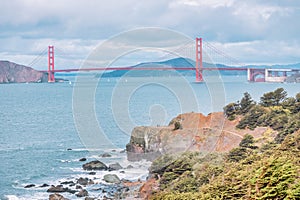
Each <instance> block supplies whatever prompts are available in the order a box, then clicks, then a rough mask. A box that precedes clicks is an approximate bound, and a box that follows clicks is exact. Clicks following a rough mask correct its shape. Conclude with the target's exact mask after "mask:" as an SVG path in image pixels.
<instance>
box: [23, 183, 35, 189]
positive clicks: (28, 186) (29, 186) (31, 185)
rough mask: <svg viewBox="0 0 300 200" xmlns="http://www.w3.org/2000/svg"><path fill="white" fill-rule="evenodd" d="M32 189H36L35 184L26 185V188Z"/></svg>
mask: <svg viewBox="0 0 300 200" xmlns="http://www.w3.org/2000/svg"><path fill="white" fill-rule="evenodd" d="M32 187H35V185H34V184H29V185H26V186H25V187H24V188H32Z"/></svg>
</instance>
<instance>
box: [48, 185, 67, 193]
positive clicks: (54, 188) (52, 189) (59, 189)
mask: <svg viewBox="0 0 300 200" xmlns="http://www.w3.org/2000/svg"><path fill="white" fill-rule="evenodd" d="M67 191H68V188H64V187H63V186H62V185H57V186H54V185H52V186H51V187H50V188H49V189H48V190H47V192H67Z"/></svg>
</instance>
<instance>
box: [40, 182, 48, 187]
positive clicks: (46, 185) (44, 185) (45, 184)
mask: <svg viewBox="0 0 300 200" xmlns="http://www.w3.org/2000/svg"><path fill="white" fill-rule="evenodd" d="M40 187H49V185H48V184H47V183H44V184H43V185H41V186H40Z"/></svg>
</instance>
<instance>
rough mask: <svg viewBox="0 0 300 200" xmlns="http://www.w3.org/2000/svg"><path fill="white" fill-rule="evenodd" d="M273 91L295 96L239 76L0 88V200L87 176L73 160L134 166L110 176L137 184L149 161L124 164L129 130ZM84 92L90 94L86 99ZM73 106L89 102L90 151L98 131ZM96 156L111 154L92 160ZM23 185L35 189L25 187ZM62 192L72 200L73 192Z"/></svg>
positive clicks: (37, 193)
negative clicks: (91, 120) (202, 80)
mask: <svg viewBox="0 0 300 200" xmlns="http://www.w3.org/2000/svg"><path fill="white" fill-rule="evenodd" d="M68 78H69V77H68ZM85 78H87V77H85ZM91 80H92V81H91ZM95 82H97V84H96V87H95V88H94V86H95ZM278 87H283V88H284V89H285V90H286V91H287V92H288V95H289V96H294V95H295V94H296V93H298V92H300V85H299V84H283V83H248V82H247V81H246V78H245V77H213V78H207V82H206V83H200V84H199V83H195V82H194V77H185V78H178V79H177V78H174V77H165V78H154V77H149V78H130V77H127V78H126V77H123V78H105V79H101V80H100V81H99V80H97V79H95V78H94V77H93V76H91V77H88V79H84V80H83V79H80V78H79V79H77V80H75V79H74V78H71V82H64V83H55V84H50V83H40V84H1V85H0V159H1V162H0V199H47V198H48V196H49V194H48V193H47V192H46V190H47V189H48V187H46V188H41V187H39V186H40V185H42V184H44V183H46V184H49V185H52V184H54V185H56V184H59V182H60V181H63V180H70V179H72V180H73V179H74V178H78V177H89V176H90V175H87V172H85V171H83V170H82V168H81V165H82V164H83V163H84V162H79V161H78V160H79V159H80V158H82V157H85V158H87V159H88V161H91V160H95V159H100V160H101V161H103V162H104V163H106V164H110V163H114V162H119V163H120V164H121V165H122V166H123V167H126V166H128V165H132V166H133V167H134V168H133V169H125V170H124V171H125V173H119V172H114V173H116V174H117V175H118V176H119V177H120V178H126V179H129V180H138V179H145V178H146V176H147V167H148V166H149V164H150V163H149V162H145V161H141V162H136V163H131V162H128V161H127V160H126V154H125V153H123V152H122V150H124V149H125V146H126V144H127V143H128V142H129V139H130V131H131V130H132V128H133V127H134V126H140V125H154V126H156V125H166V124H168V122H169V121H170V120H171V119H172V118H173V117H175V116H176V115H178V114H179V113H182V112H202V113H204V114H208V113H210V112H213V111H222V108H223V106H224V105H225V104H226V103H229V102H232V101H236V100H239V99H240V98H241V97H242V96H243V93H244V92H249V93H250V94H251V96H252V97H253V98H254V99H255V100H259V97H260V96H261V95H262V94H263V93H265V92H268V91H272V90H275V89H276V88H278ZM85 89H87V90H88V89H91V91H92V94H93V99H92V100H91V99H89V98H87V96H86V94H85V93H84V90H85ZM74 94H77V95H74ZM85 98H87V99H85ZM78 99H79V101H78ZM76 102H77V103H76ZM78 102H81V103H82V102H84V103H85V104H90V103H92V104H93V105H92V108H93V109H92V110H91V111H90V112H86V113H87V114H88V115H90V116H93V118H95V119H96V121H97V124H96V125H95V124H92V126H98V128H99V129H95V130H101V135H104V137H105V139H103V140H94V139H93V138H92V140H93V144H94V143H96V144H97V145H96V146H90V145H91V144H92V143H89V139H90V138H91V136H93V135H97V134H98V133H96V132H93V131H92V130H94V129H90V128H91V127H89V126H90V125H89V123H87V122H88V120H87V122H86V121H85V119H86V117H87V116H85V115H81V114H82V113H80V112H79V113H78V111H76V107H79V106H80V104H79V103H78ZM76 117H77V120H76ZM81 122H82V123H81ZM80 124H83V127H86V130H87V131H86V132H88V130H91V131H90V132H89V133H88V134H86V133H85V131H80V130H78V128H79V129H80V126H82V125H80ZM89 134H90V135H89ZM108 143H109V144H108ZM94 147H96V148H94ZM68 149H72V150H68ZM104 152H108V153H110V154H112V157H110V158H100V157H99V154H101V153H104ZM104 173H107V172H98V173H97V175H96V177H97V179H96V180H97V181H99V183H102V176H103V175H104ZM90 178H95V176H94V177H92V176H90ZM28 184H35V185H36V186H35V187H33V188H29V189H25V188H24V186H26V185H28ZM91 194H92V192H91ZM64 195H65V196H66V197H69V198H71V199H76V198H75V196H74V195H70V196H68V195H69V194H64ZM95 195H99V194H97V193H96V192H95Z"/></svg>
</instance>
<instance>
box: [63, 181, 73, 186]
mask: <svg viewBox="0 0 300 200" xmlns="http://www.w3.org/2000/svg"><path fill="white" fill-rule="evenodd" d="M73 183H74V182H73V181H63V182H61V183H60V184H62V185H68V184H73Z"/></svg>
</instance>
